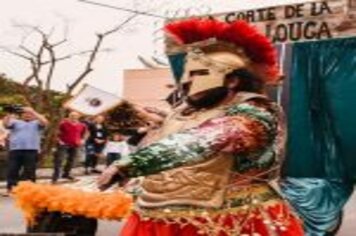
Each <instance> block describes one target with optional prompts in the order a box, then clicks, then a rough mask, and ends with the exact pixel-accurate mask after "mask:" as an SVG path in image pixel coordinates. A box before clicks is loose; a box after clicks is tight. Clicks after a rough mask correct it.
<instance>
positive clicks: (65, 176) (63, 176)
mask: <svg viewBox="0 0 356 236" xmlns="http://www.w3.org/2000/svg"><path fill="white" fill-rule="evenodd" d="M62 178H63V179H68V180H71V181H74V180H75V178H74V177H73V176H70V175H62Z"/></svg>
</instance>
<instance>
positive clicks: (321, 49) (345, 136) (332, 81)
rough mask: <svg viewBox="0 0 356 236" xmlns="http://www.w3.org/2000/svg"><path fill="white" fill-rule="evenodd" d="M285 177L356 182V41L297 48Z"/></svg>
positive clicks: (315, 43) (316, 44)
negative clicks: (336, 179) (337, 179)
mask: <svg viewBox="0 0 356 236" xmlns="http://www.w3.org/2000/svg"><path fill="white" fill-rule="evenodd" d="M292 61H293V62H292V63H293V67H292V72H291V82H290V85H291V87H290V104H289V112H288V129H289V138H288V149H287V160H286V166H285V167H286V168H285V173H286V175H287V176H292V177H320V178H341V179H346V178H347V179H352V180H355V179H356V171H354V170H355V169H356V158H355V153H356V145H355V140H356V125H355V120H356V109H355V107H356V38H348V39H336V40H326V41H320V42H312V43H310V42H308V43H297V44H295V45H294V47H293V58H292Z"/></svg>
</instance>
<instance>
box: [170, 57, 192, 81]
mask: <svg viewBox="0 0 356 236" xmlns="http://www.w3.org/2000/svg"><path fill="white" fill-rule="evenodd" d="M186 55H187V54H186V53H177V54H174V55H169V56H168V61H169V64H170V66H171V70H172V73H173V77H174V80H175V82H176V83H177V84H178V83H179V82H180V81H181V79H182V76H183V73H184V65H185V56H186Z"/></svg>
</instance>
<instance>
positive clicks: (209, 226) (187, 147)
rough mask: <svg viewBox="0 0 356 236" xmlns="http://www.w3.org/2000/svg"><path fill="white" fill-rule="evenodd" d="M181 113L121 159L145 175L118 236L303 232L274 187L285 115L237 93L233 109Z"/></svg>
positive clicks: (257, 97) (132, 173) (130, 171)
mask: <svg viewBox="0 0 356 236" xmlns="http://www.w3.org/2000/svg"><path fill="white" fill-rule="evenodd" d="M182 109H183V108H178V109H177V110H176V111H175V112H174V113H173V114H172V115H171V116H170V117H169V118H168V119H167V120H166V122H165V123H164V125H163V127H162V129H161V130H160V132H159V133H158V134H156V137H155V139H156V140H157V141H155V142H153V143H152V144H151V145H148V146H147V147H145V148H142V149H141V150H139V151H138V152H136V153H134V154H132V155H130V156H127V158H126V159H125V160H122V161H121V164H122V162H126V163H130V164H129V166H130V167H129V169H128V172H127V173H128V174H129V176H130V177H135V176H147V177H146V178H145V179H144V181H143V184H142V188H143V189H142V193H141V194H140V196H139V197H138V199H137V204H138V208H137V210H136V212H135V214H134V215H133V216H131V217H130V218H129V220H128V222H127V223H126V226H125V227H124V229H123V231H122V233H121V235H124V236H160V235H167V236H170V235H184V236H189V235H221V236H223V235H254V236H258V235H262V236H264V235H270V236H273V235H283V236H284V235H291V236H292V235H293V236H298V235H303V232H302V229H301V226H300V222H299V220H298V219H297V218H296V217H295V216H294V215H293V214H291V212H290V210H289V209H288V207H287V205H286V203H285V202H284V200H283V199H281V197H280V196H279V194H278V193H277V192H276V191H275V190H274V189H273V188H272V187H271V186H270V185H269V183H268V182H269V181H270V180H272V179H274V178H275V177H276V174H278V168H279V164H280V159H279V151H280V148H281V145H283V144H284V141H283V139H284V135H283V133H284V132H283V131H284V130H283V129H282V121H281V120H280V110H279V107H278V106H276V105H275V104H274V103H273V102H270V101H269V100H268V99H267V98H265V97H263V96H261V95H258V94H251V93H238V94H237V96H236V98H235V99H234V100H233V101H232V102H231V103H229V104H225V105H222V106H219V107H217V108H215V109H209V110H203V111H199V112H195V113H192V114H191V115H189V116H182V115H181V111H182Z"/></svg>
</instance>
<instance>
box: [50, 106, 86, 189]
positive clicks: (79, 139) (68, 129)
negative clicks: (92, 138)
mask: <svg viewBox="0 0 356 236" xmlns="http://www.w3.org/2000/svg"><path fill="white" fill-rule="evenodd" d="M79 118H80V114H79V113H77V112H71V113H69V115H68V118H66V119H64V120H63V121H61V123H60V125H59V132H58V146H57V151H56V153H55V155H54V161H53V162H54V172H53V176H52V183H56V182H57V180H58V178H59V176H60V169H61V166H62V162H63V160H64V159H66V163H65V165H64V168H63V174H62V178H66V179H69V180H74V178H73V177H72V176H71V175H70V172H71V170H72V167H73V164H74V160H75V158H76V156H77V155H78V152H79V150H80V148H81V146H83V144H84V143H85V140H86V138H87V137H88V131H87V127H86V125H85V124H83V123H82V122H80V121H79Z"/></svg>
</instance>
